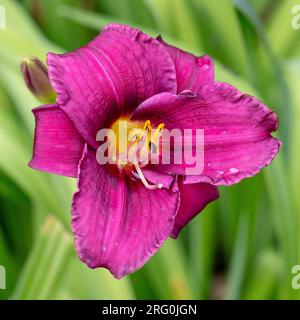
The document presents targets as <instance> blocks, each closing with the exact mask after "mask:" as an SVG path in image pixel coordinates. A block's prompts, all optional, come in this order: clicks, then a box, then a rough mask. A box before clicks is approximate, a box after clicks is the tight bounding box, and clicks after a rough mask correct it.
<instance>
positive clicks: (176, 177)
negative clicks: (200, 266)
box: [29, 24, 281, 278]
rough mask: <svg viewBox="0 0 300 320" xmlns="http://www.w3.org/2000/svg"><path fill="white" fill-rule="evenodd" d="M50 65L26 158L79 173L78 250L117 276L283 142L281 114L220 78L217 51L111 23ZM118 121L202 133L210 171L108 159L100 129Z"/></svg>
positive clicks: (75, 217) (139, 127) (35, 165)
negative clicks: (48, 95) (100, 151)
mask: <svg viewBox="0 0 300 320" xmlns="http://www.w3.org/2000/svg"><path fill="white" fill-rule="evenodd" d="M47 64H48V67H49V69H48V72H49V77H50V81H51V84H52V86H53V88H54V90H55V92H56V93H57V96H58V97H57V101H56V104H53V105H45V106H41V107H39V108H36V109H34V110H33V113H34V115H35V119H36V129H35V140H34V152H33V158H32V160H31V162H30V164H29V165H30V167H32V168H34V169H37V170H41V171H47V172H50V173H55V174H60V175H65V176H70V177H77V178H78V191H77V192H76V193H75V195H74V198H73V204H72V228H73V232H74V236H75V244H76V248H77V252H78V255H79V257H80V259H81V260H82V261H84V262H85V263H86V264H87V265H88V266H89V267H91V268H96V267H105V268H107V269H109V270H110V271H111V273H112V274H113V275H114V276H115V277H116V278H121V277H123V276H124V275H126V274H129V273H132V272H134V271H135V270H137V269H139V268H140V267H141V266H142V265H144V264H145V262H146V261H147V260H148V259H149V258H150V257H151V256H152V255H153V254H154V253H155V252H156V251H157V250H158V249H159V247H160V246H161V245H162V244H163V242H164V241H165V240H166V239H167V238H168V237H169V236H171V237H173V238H176V237H177V236H178V234H179V232H180V230H181V229H182V228H183V227H184V226H185V225H186V224H187V223H188V222H189V221H190V220H191V219H192V218H193V217H194V216H195V215H197V214H198V213H199V212H200V211H201V210H203V208H204V207H205V206H206V205H207V204H208V203H209V202H211V201H213V200H216V199H217V198H218V196H219V193H218V189H217V186H219V185H231V184H234V183H237V182H239V181H241V180H242V179H244V178H247V177H251V176H253V175H255V174H257V173H258V172H259V171H260V170H261V169H262V168H263V167H265V166H267V165H269V164H270V163H271V161H272V160H273V159H274V157H275V156H276V154H277V152H278V150H279V148H280V145H281V143H280V141H279V140H277V139H275V138H273V137H272V136H271V132H273V131H275V130H276V129H277V127H278V121H277V116H276V113H275V112H273V111H271V110H270V109H268V108H267V107H266V106H265V105H264V104H263V103H262V102H260V101H259V100H257V99H256V98H254V97H251V96H248V95H246V94H243V93H241V92H240V91H239V90H238V89H236V88H234V87H233V86H231V85H229V84H226V83H222V82H216V81H214V66H213V61H212V59H211V58H210V57H209V56H202V57H195V56H193V55H192V54H189V53H187V52H184V51H182V50H180V49H177V48H175V47H173V46H170V45H168V44H166V43H165V42H164V41H163V40H162V39H161V38H157V39H153V38H151V37H150V36H148V35H146V34H144V33H142V32H141V31H139V30H137V29H133V28H130V27H129V26H124V25H117V24H110V25H108V26H107V27H106V28H105V29H104V30H103V31H102V32H101V34H100V35H99V36H98V37H97V38H96V39H95V40H93V41H92V42H90V43H89V44H88V45H87V46H85V47H83V48H80V49H78V50H76V51H74V52H71V53H66V54H63V55H58V54H53V53H49V54H48V58H47ZM120 119H122V120H124V119H125V121H128V123H130V125H131V126H133V127H134V128H136V129H137V130H139V132H141V136H143V134H144V132H145V130H146V129H145V128H146V127H147V126H150V125H151V127H152V128H154V129H157V128H159V130H164V129H163V128H166V129H169V130H172V129H173V128H179V129H182V130H183V129H186V128H190V129H196V128H201V129H204V139H205V140H204V170H203V172H202V173H201V174H199V175H186V170H185V169H186V165H185V164H183V165H178V164H165V165H164V164H157V165H155V164H149V165H148V166H147V165H146V166H140V165H139V164H136V163H135V164H133V163H130V162H128V163H126V164H125V165H122V166H118V165H116V164H106V165H100V164H99V163H98V162H97V160H96V150H97V148H98V146H99V142H97V140H96V136H97V132H98V131H99V130H100V129H101V128H114V127H115V125H116V124H117V123H118V121H119V120H120ZM162 124H163V125H162ZM160 126H161V127H160ZM127 147H128V146H127ZM155 147H159V146H157V145H156V146H155ZM158 149H160V148H158ZM151 150H152V149H151V148H149V150H148V152H150V153H151V152H152V151H151Z"/></svg>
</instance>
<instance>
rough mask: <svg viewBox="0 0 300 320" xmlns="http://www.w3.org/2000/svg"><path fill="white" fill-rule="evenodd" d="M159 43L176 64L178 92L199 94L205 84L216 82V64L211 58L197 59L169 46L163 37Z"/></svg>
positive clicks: (159, 39) (159, 38)
mask: <svg viewBox="0 0 300 320" xmlns="http://www.w3.org/2000/svg"><path fill="white" fill-rule="evenodd" d="M158 41H160V42H161V43H162V44H163V45H164V46H165V48H166V49H167V51H168V52H169V54H170V56H171V58H172V59H173V62H174V64H175V69H176V78H177V92H181V91H183V90H191V91H193V92H197V91H198V90H199V88H200V87H201V86H202V85H204V84H205V83H207V82H211V81H214V63H213V61H212V59H211V58H210V57H209V56H207V55H205V56H202V57H196V56H194V55H192V54H191V53H188V52H186V51H183V50H181V49H178V48H176V47H173V46H171V45H169V44H167V43H166V42H164V40H163V39H162V38H161V37H158Z"/></svg>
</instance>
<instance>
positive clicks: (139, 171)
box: [134, 163, 163, 190]
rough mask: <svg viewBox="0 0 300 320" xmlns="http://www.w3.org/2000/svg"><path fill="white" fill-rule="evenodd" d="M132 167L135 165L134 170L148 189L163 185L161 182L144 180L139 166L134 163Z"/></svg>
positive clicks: (159, 187) (158, 187)
mask: <svg viewBox="0 0 300 320" xmlns="http://www.w3.org/2000/svg"><path fill="white" fill-rule="evenodd" d="M134 167H135V170H136V172H137V174H138V176H139V178H140V179H141V181H142V182H143V184H144V186H145V187H146V188H147V189H150V190H155V189H161V188H162V187H163V184H162V183H158V184H149V183H148V181H147V180H146V178H145V176H144V174H143V172H142V170H141V168H140V167H139V166H138V164H136V163H134Z"/></svg>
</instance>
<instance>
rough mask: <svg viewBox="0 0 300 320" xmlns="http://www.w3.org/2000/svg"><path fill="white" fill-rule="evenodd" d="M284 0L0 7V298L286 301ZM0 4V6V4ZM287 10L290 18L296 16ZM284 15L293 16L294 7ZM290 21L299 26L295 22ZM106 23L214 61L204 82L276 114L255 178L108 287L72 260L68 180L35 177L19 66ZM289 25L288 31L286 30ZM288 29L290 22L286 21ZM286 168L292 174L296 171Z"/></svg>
mask: <svg viewBox="0 0 300 320" xmlns="http://www.w3.org/2000/svg"><path fill="white" fill-rule="evenodd" d="M296 4H300V1H291V0H236V1H234V0H215V1H211V0H113V1H112V0H86V1H83V0H23V1H16V0H0V5H2V6H4V8H5V10H6V18H7V28H6V29H4V30H0V150H1V151H0V265H3V266H5V268H6V271H7V274H6V276H7V284H6V286H7V289H6V290H0V298H2V299H8V298H13V299H207V298H210V299H285V298H290V299H298V298H300V289H299V290H295V289H293V288H292V286H291V281H292V277H293V274H292V273H291V269H292V266H293V265H295V264H300V194H299V182H300V167H299V163H300V150H299V149H298V148H299V147H300V145H299V142H298V137H299V135H300V79H299V77H300V29H299V30H296V29H294V28H292V19H293V18H295V19H296V18H297V17H296V15H295V14H294V15H293V14H292V8H293V6H294V5H296ZM2 8H3V7H2ZM299 12H300V10H299ZM295 13H296V12H295ZM298 20H299V22H300V19H298ZM109 22H120V23H127V24H130V25H133V26H137V27H140V28H142V29H143V31H145V32H148V33H150V34H151V35H153V36H156V35H158V34H162V35H163V37H164V38H165V40H166V41H169V42H171V43H173V44H175V45H178V46H180V47H182V48H184V49H186V50H189V51H191V52H193V53H194V54H199V55H200V54H204V53H208V54H210V55H212V56H213V57H214V58H215V62H216V78H217V79H218V80H221V81H226V82H229V83H231V84H233V85H235V86H237V87H238V88H239V89H240V90H243V91H246V92H248V93H250V94H253V95H256V96H258V97H259V98H260V99H261V100H262V101H264V102H265V103H266V104H267V105H269V106H270V107H271V108H273V109H274V110H276V111H277V112H278V114H279V119H280V128H279V131H278V137H280V138H281V139H282V140H283V141H284V146H283V148H282V150H281V152H280V154H279V156H278V157H277V158H276V160H275V161H274V162H273V164H272V165H271V166H270V167H268V168H267V169H264V170H263V172H262V173H260V174H259V175H257V176H256V177H254V178H252V179H247V180H245V181H243V182H241V183H239V184H238V185H236V186H233V187H224V188H221V198H220V200H218V201H217V202H215V203H214V204H212V205H210V206H208V207H207V208H206V209H205V211H204V212H203V213H202V214H201V215H199V216H198V217H197V218H196V219H194V220H193V221H192V222H191V223H190V224H189V225H188V227H187V228H185V230H184V232H183V233H182V235H181V236H180V238H179V239H178V240H176V241H174V240H172V239H170V240H168V241H167V242H166V244H165V245H164V246H163V247H162V249H161V250H160V251H159V252H158V253H157V254H156V255H155V256H154V257H153V258H152V259H151V261H150V262H149V263H148V264H146V265H145V267H143V268H142V269H141V270H140V271H138V272H136V273H135V274H133V275H131V276H128V277H125V278H124V279H122V280H115V279H114V278H113V277H112V276H111V275H110V274H109V272H108V271H106V270H99V269H98V270H90V269H88V268H87V267H86V266H85V265H84V264H83V263H81V262H80V261H79V259H78V258H77V257H76V254H75V251H74V247H73V243H72V235H71V231H70V204H71V199H72V193H73V192H74V190H75V188H76V186H75V184H76V181H75V180H74V179H67V178H64V177H59V176H54V175H48V174H46V173H41V172H36V171H34V170H31V169H30V168H28V167H27V163H28V161H29V160H30V158H31V153H32V141H33V132H34V119H33V116H32V114H31V112H30V110H31V108H33V107H35V106H37V105H39V103H38V102H37V101H36V100H35V98H34V97H33V96H32V95H31V94H30V93H29V92H28V91H27V89H26V88H25V85H24V84H23V81H22V78H21V74H20V70H19V63H20V61H21V59H22V58H24V57H26V56H36V57H39V58H40V59H42V60H45V54H46V52H48V51H55V52H64V51H66V50H72V49H75V48H77V47H79V46H82V45H84V44H85V43H87V42H88V41H89V40H91V39H92V38H93V37H94V36H95V35H96V34H97V32H99V30H100V29H101V28H102V27H103V26H104V25H106V24H107V23H109ZM299 26H300V24H299ZM296 27H297V21H296ZM298 167H299V168H298Z"/></svg>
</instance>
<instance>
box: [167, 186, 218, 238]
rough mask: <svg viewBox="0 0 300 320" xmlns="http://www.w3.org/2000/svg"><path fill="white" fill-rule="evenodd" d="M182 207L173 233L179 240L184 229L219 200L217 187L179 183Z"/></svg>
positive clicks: (173, 236)
mask: <svg viewBox="0 0 300 320" xmlns="http://www.w3.org/2000/svg"><path fill="white" fill-rule="evenodd" d="M179 191H180V207H179V210H178V213H177V216H176V219H175V224H174V227H173V230H172V233H171V237H172V238H177V237H178V235H179V233H180V231H181V230H182V228H183V227H184V226H185V225H186V224H187V223H188V222H190V221H191V220H192V219H193V218H194V217H195V216H196V215H197V214H198V213H200V212H201V211H202V210H203V209H204V208H205V207H206V205H208V204H209V203H210V202H212V201H214V200H217V199H218V198H219V191H218V189H217V187H215V186H213V185H211V184H208V183H194V184H183V183H182V182H179Z"/></svg>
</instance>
